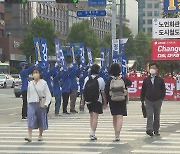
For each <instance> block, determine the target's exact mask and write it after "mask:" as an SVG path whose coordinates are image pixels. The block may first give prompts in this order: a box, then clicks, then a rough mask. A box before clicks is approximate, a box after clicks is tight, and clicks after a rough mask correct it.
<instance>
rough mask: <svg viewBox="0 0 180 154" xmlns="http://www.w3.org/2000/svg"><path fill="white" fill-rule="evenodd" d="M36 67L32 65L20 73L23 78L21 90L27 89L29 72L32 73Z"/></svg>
mask: <svg viewBox="0 0 180 154" xmlns="http://www.w3.org/2000/svg"><path fill="white" fill-rule="evenodd" d="M34 68H35V66H30V67H28V68H27V69H25V70H22V71H21V72H20V73H19V74H20V76H21V80H22V87H21V91H27V88H28V77H29V74H30V73H32V71H33V69H34Z"/></svg>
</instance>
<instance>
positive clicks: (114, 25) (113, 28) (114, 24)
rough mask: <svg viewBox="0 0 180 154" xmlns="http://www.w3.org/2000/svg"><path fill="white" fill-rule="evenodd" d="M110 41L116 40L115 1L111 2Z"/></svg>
mask: <svg viewBox="0 0 180 154" xmlns="http://www.w3.org/2000/svg"><path fill="white" fill-rule="evenodd" d="M111 25H112V40H113V39H116V0H112V23H111Z"/></svg>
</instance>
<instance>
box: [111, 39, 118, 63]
mask: <svg viewBox="0 0 180 154" xmlns="http://www.w3.org/2000/svg"><path fill="white" fill-rule="evenodd" d="M112 53H113V54H112V58H113V60H112V61H113V63H118V62H119V39H113V40H112Z"/></svg>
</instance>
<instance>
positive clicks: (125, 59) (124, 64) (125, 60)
mask: <svg viewBox="0 0 180 154" xmlns="http://www.w3.org/2000/svg"><path fill="white" fill-rule="evenodd" d="M126 74H127V57H126V56H122V75H123V76H125V75H126Z"/></svg>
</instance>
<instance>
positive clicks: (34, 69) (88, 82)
mask: <svg viewBox="0 0 180 154" xmlns="http://www.w3.org/2000/svg"><path fill="white" fill-rule="evenodd" d="M20 66H21V68H22V71H21V72H20V76H21V79H22V96H23V105H22V119H27V123H28V137H27V138H25V140H26V141H28V142H31V141H32V130H33V129H39V137H38V141H42V140H43V138H42V134H43V131H44V130H47V129H48V120H47V114H48V112H49V109H50V106H51V98H52V97H53V96H54V97H55V111H54V113H55V116H59V115H60V107H61V100H62V101H63V103H62V108H63V114H70V113H78V112H77V111H76V110H75V106H76V99H77V93H78V83H77V79H76V78H77V77H79V86H80V96H81V101H80V111H83V110H84V106H85V104H86V105H87V108H88V110H89V114H90V127H91V131H90V139H91V140H97V137H96V135H95V132H96V128H97V124H98V116H99V114H102V113H103V109H105V108H106V107H107V105H109V107H110V111H111V114H112V117H113V127H114V132H115V139H114V141H115V142H118V141H120V132H121V128H122V123H123V116H127V106H126V105H127V101H128V91H127V88H128V87H129V86H131V84H132V81H130V80H129V79H128V78H126V77H124V76H121V74H120V73H121V67H120V65H119V64H117V63H114V64H112V65H111V66H110V68H109V70H108V71H106V70H105V69H102V68H100V66H99V65H97V64H94V65H93V66H91V67H90V68H83V67H78V66H77V64H75V63H74V64H71V65H69V67H67V69H65V70H64V69H62V68H61V67H59V66H58V65H57V64H55V66H54V67H52V68H49V67H40V66H39V65H36V66H30V67H28V68H27V67H26V66H27V64H26V63H25V62H22V63H21V64H20ZM31 73H32V76H33V78H34V80H33V81H30V82H29V81H28V76H29V74H31ZM164 90H165V86H164V81H163V79H162V78H161V77H159V76H158V65H157V64H155V63H153V64H151V65H150V75H149V76H148V77H146V78H145V79H144V82H143V88H142V92H141V102H142V103H144V102H145V104H146V110H147V127H146V133H147V134H148V135H150V136H153V135H154V134H155V135H160V134H159V127H160V124H159V122H160V109H161V105H162V101H163V99H164V96H165V91H164ZM69 99H70V111H69V112H68V110H67V106H68V102H69Z"/></svg>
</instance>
